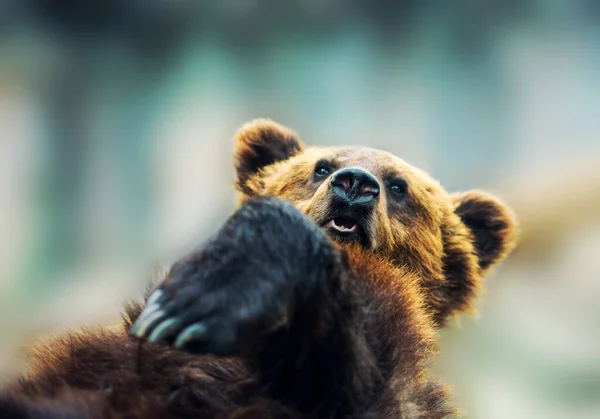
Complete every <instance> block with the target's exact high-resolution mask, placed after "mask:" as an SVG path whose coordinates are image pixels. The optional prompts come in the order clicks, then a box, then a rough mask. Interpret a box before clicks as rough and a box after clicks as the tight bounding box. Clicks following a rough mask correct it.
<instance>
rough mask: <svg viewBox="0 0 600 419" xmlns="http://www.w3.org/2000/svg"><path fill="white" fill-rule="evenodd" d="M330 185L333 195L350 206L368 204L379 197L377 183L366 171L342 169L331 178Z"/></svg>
mask: <svg viewBox="0 0 600 419" xmlns="http://www.w3.org/2000/svg"><path fill="white" fill-rule="evenodd" d="M330 183H331V186H332V189H333V193H334V194H336V195H337V196H338V197H340V198H342V199H343V200H345V201H347V202H348V203H351V204H369V203H372V202H375V201H376V199H377V197H378V196H379V182H378V181H377V178H376V177H375V176H373V175H372V174H371V173H369V172H367V171H366V170H362V169H355V168H348V169H342V170H340V171H339V172H337V173H335V174H334V175H333V176H332V177H331V180H330Z"/></svg>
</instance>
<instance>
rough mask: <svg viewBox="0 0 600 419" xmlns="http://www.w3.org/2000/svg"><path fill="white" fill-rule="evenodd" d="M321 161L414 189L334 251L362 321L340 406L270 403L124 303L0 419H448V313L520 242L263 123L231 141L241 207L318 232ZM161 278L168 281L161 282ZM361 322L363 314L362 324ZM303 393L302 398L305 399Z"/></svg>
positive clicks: (479, 199)
mask: <svg viewBox="0 0 600 419" xmlns="http://www.w3.org/2000/svg"><path fill="white" fill-rule="evenodd" d="M321 160H326V161H327V162H328V163H329V164H331V165H332V166H333V167H335V169H336V170H339V169H342V168H347V167H353V168H361V169H364V170H367V171H369V172H370V173H372V174H373V175H374V176H376V177H377V179H378V180H379V182H381V184H382V185H385V184H386V182H387V180H388V179H391V178H394V177H401V178H402V179H404V180H405V181H406V183H407V184H408V190H407V194H406V199H405V200H404V201H402V202H401V203H398V202H395V201H394V200H392V199H388V197H387V196H386V193H385V192H382V193H381V196H380V199H379V201H378V202H377V207H376V210H375V211H374V213H373V215H372V216H371V217H370V218H369V220H368V223H367V225H366V226H365V229H366V230H368V233H369V237H370V238H371V239H370V241H369V244H368V246H366V247H365V246H360V245H357V244H348V243H343V242H339V243H338V242H336V246H337V247H338V249H339V254H340V255H341V257H342V259H343V266H346V267H347V273H346V274H345V275H346V276H344V281H343V284H342V288H344V287H347V288H346V289H342V290H341V292H342V293H350V294H352V293H355V295H354V297H353V298H355V299H356V301H362V300H363V299H364V303H361V304H359V307H360V309H361V310H364V311H360V312H356V311H349V314H348V318H345V319H343V321H344V322H345V323H344V325H345V327H346V329H345V330H346V333H349V334H350V336H351V338H352V345H351V347H350V348H334V349H336V350H339V351H340V357H342V353H341V352H344V353H343V357H344V359H351V360H352V365H351V367H352V368H350V369H349V370H348V372H347V374H346V373H344V372H340V376H342V377H345V380H346V382H345V383H342V384H343V385H344V386H345V387H344V388H345V389H346V390H345V391H346V393H345V395H343V396H341V397H340V399H339V400H338V401H336V400H334V403H333V405H332V406H333V407H331V406H330V407H328V408H327V409H328V410H327V412H328V413H326V414H325V413H322V412H324V410H323V409H324V407H323V406H321V407H319V408H317V407H315V408H314V409H313V410H312V411H311V412H310V413H307V412H302V413H301V412H300V411H299V410H298V409H296V408H295V407H294V406H293V405H291V404H290V403H288V402H287V401H286V400H282V399H280V398H279V397H278V394H279V393H278V390H279V388H278V387H279V385H277V384H276V383H275V384H274V385H272V386H269V385H265V383H264V382H262V381H261V379H260V377H259V375H258V374H257V371H255V370H254V368H253V366H252V365H253V364H252V363H251V362H248V360H247V359H245V358H244V357H231V358H226V357H221V358H219V357H215V356H210V355H202V356H200V355H193V354H189V353H184V352H180V351H176V350H173V349H171V348H170V347H169V346H167V345H164V344H150V343H144V342H142V341H138V340H135V339H133V338H131V337H129V336H128V330H129V329H130V328H131V326H132V324H133V322H134V321H135V319H136V318H137V317H138V316H139V315H140V313H141V312H142V309H143V307H142V306H141V305H138V304H130V305H129V306H128V307H127V308H126V310H125V314H124V316H123V324H122V326H121V327H119V328H117V329H114V330H109V329H104V330H103V329H98V330H85V331H80V332H75V333H70V334H66V335H63V336H60V337H58V338H56V339H54V340H52V341H49V342H42V343H40V344H38V345H37V346H36V347H35V348H34V349H33V351H32V362H31V365H30V372H29V374H27V375H26V376H24V377H22V378H21V379H20V380H18V381H17V382H13V383H11V384H10V385H9V386H8V387H6V388H5V389H4V391H3V392H2V393H0V408H3V409H4V412H5V413H4V415H7V416H3V417H9V418H30V417H42V418H185V417H197V418H210V419H216V418H223V419H227V418H229V419H234V418H236V419H243V418H273V419H275V418H278V419H283V418H290V419H291V418H309V417H312V418H325V417H327V418H349V417H352V418H355V419H361V418H362V419H367V418H393V417H395V418H402V419H417V418H420V419H441V418H443V417H446V416H447V415H451V414H452V413H453V412H454V411H453V409H452V408H451V407H449V406H448V403H447V401H448V391H447V390H446V388H445V387H444V386H442V385H440V384H438V383H436V382H435V381H433V380H431V379H430V378H429V377H428V373H427V371H428V367H429V363H430V362H431V359H432V357H433V355H434V354H435V352H436V338H435V331H436V328H438V327H440V326H441V325H442V324H443V323H444V322H445V320H446V319H447V318H448V316H450V315H454V314H457V313H459V312H466V311H470V310H472V308H473V301H474V298H475V296H476V295H477V293H478V292H479V291H480V289H481V287H482V278H483V275H484V274H486V273H487V272H488V271H489V269H490V268H491V267H492V266H493V265H494V264H495V263H497V262H498V261H500V260H501V259H502V258H504V257H505V256H506V255H507V254H508V253H509V252H510V251H511V250H512V248H513V247H514V245H515V241H516V234H515V219H514V216H513V215H512V213H511V212H510V210H509V209H508V208H507V207H506V206H504V205H503V204H502V203H501V202H500V201H499V200H497V199H496V198H493V197H491V196H489V195H487V194H485V193H483V192H477V191H470V192H466V193H462V194H452V195H450V194H448V193H446V192H445V191H444V190H443V188H442V187H441V186H440V185H439V184H438V183H437V182H436V181H434V180H433V179H431V178H430V177H429V176H428V175H427V174H426V173H424V172H422V171H420V170H419V169H416V168H414V167H412V166H410V165H409V164H408V163H406V162H404V161H402V160H401V159H399V158H397V157H395V156H393V155H391V154H389V153H386V152H383V151H379V150H373V149H369V148H366V147H343V148H318V147H310V148H307V147H305V146H304V145H303V144H302V143H301V142H300V140H299V138H298V137H297V135H296V134H295V133H294V132H292V131H290V130H288V129H287V128H284V127H282V126H280V125H278V124H275V123H274V122H272V121H268V120H257V121H253V122H251V123H249V124H247V125H245V126H244V127H243V128H242V129H241V130H240V131H239V133H238V134H237V139H236V149H235V161H236V163H235V164H236V170H237V174H238V179H237V183H236V188H237V190H238V191H239V192H240V204H241V203H243V202H245V201H246V200H249V199H251V198H253V197H255V196H261V195H273V196H275V197H278V198H281V199H285V200H288V201H290V202H291V203H293V204H294V205H295V206H296V208H297V209H298V210H300V211H301V212H303V213H304V214H306V215H308V216H309V217H310V218H311V219H312V220H313V221H314V222H315V223H316V224H317V225H321V224H323V223H324V222H325V221H326V218H327V216H328V215H327V214H328V211H330V209H329V208H328V207H327V202H328V193H329V192H328V186H327V182H325V183H321V184H317V183H315V182H313V181H312V180H311V179H312V176H313V172H314V170H315V164H316V163H317V162H319V161H321ZM185 260H186V259H184V262H185ZM169 280H170V279H169V277H168V276H167V278H166V279H165V281H169ZM353 310H355V309H353ZM332 312H333V311H332ZM332 312H329V311H328V310H327V309H325V310H323V312H319V313H316V314H315V315H316V316H317V317H318V322H317V325H316V327H315V329H314V331H313V332H311V333H312V334H313V335H314V336H313V337H312V339H315V341H316V342H318V341H319V339H320V336H321V335H323V336H325V334H326V333H327V327H328V325H329V324H330V323H332V322H334V319H333V318H332V317H331V316H333V314H332ZM356 316H366V320H365V321H366V323H361V322H358V321H357V320H356ZM353 322H356V325H355V324H354V323H353ZM362 328H364V330H362ZM363 332H364V333H363ZM274 349H275V350H276V349H277V348H274ZM299 362H300V360H299ZM327 367H328V365H323V366H321V368H327ZM291 379H293V377H292V378H291ZM298 379H300V378H298ZM283 384H284V385H287V384H285V383H283ZM290 385H291V386H292V387H293V384H290ZM288 386H289V385H288ZM373 389H380V390H377V391H376V392H373ZM299 391H303V392H306V393H307V399H310V397H309V396H310V394H311V388H309V387H306V388H303V389H302V390H299ZM315 397H317V398H318V397H319V395H318V394H317V395H316V396H315ZM346 398H347V399H348V400H346ZM359 402H360V403H359ZM336 403H337V404H336ZM350 406H354V407H353V408H352V409H354V410H349V409H350ZM357 406H361V407H360V409H359V408H358V407H357ZM357 409H358V410H357Z"/></svg>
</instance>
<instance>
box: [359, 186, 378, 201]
mask: <svg viewBox="0 0 600 419" xmlns="http://www.w3.org/2000/svg"><path fill="white" fill-rule="evenodd" d="M359 193H360V195H373V197H374V198H376V197H378V196H379V185H374V184H369V183H367V184H364V185H362V186H361V188H360V190H359Z"/></svg>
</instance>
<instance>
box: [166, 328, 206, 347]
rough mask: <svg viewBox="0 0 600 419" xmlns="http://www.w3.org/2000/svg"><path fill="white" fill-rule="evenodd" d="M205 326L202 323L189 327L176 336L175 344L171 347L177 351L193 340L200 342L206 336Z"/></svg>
mask: <svg viewBox="0 0 600 419" xmlns="http://www.w3.org/2000/svg"><path fill="white" fill-rule="evenodd" d="M206 332H207V329H206V326H205V325H204V324H202V323H194V324H192V325H191V326H188V327H186V328H185V329H184V330H183V332H181V333H180V334H179V336H177V340H175V344H174V345H173V346H174V347H175V348H177V349H183V348H184V347H185V346H186V345H187V344H188V343H189V342H192V341H194V340H200V339H202V338H204V337H205V336H206Z"/></svg>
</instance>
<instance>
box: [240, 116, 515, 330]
mask: <svg viewBox="0 0 600 419" xmlns="http://www.w3.org/2000/svg"><path fill="white" fill-rule="evenodd" d="M235 168H236V175H237V180H236V188H237V190H238V191H239V193H240V202H243V201H244V200H246V199H249V198H252V197H255V196H260V195H271V196H275V197H279V198H281V199H286V200H288V201H290V202H292V203H293V204H294V205H295V206H296V207H297V208H298V209H299V210H300V211H301V212H303V213H304V214H306V215H308V216H309V217H310V218H311V219H312V220H314V222H315V223H316V224H317V225H319V226H320V227H321V228H322V229H323V231H324V232H325V233H326V234H327V235H328V236H329V237H330V238H331V239H332V240H333V241H334V242H335V243H337V244H338V245H340V246H341V247H343V246H345V245H350V246H360V247H361V248H363V249H365V250H366V251H369V252H373V253H374V254H377V255H380V256H381V257H383V258H385V259H387V260H389V261H392V263H394V264H395V265H397V266H402V267H404V268H406V269H409V270H411V271H414V272H416V273H418V274H419V276H420V277H421V278H422V287H423V291H424V294H425V300H426V302H427V304H428V306H429V307H430V309H431V310H432V313H433V319H434V321H435V324H437V325H438V326H439V325H442V324H443V323H444V322H445V320H446V319H447V318H448V316H450V315H454V314H457V313H459V312H468V311H471V310H472V308H473V300H474V297H475V296H476V295H477V293H478V291H479V290H480V289H481V282H482V279H483V277H484V276H485V274H486V273H487V272H488V271H489V270H490V268H491V267H492V266H494V265H495V264H496V263H498V262H499V261H500V260H502V259H503V258H504V257H505V256H506V255H507V254H508V253H509V252H510V251H511V250H512V249H513V248H514V246H515V244H516V238H517V229H516V221H515V217H514V216H513V214H512V212H511V211H510V209H509V208H508V207H507V206H506V205H504V204H503V203H502V202H501V201H500V200H498V199H497V198H495V197H493V196H491V195H490V194H487V193H485V192H482V191H468V192H463V193H454V194H449V193H447V192H446V191H445V190H444V189H443V188H442V187H441V186H440V184H439V183H438V182H436V181H435V180H433V179H432V178H431V177H430V176H429V175H428V174H427V173H426V172H424V171H422V170H419V169H418V168H416V167H413V166H411V165H410V164H408V163H406V162H405V161H403V160H401V159H400V158H398V157H396V156H394V155H392V154H390V153H388V152H385V151H381V150H375V149H371V148H367V147H335V148H333V147H330V148H328V147H306V146H305V145H304V144H303V143H302V142H301V141H300V139H299V137H298V136H297V134H296V133H295V132H293V131H291V130H290V129H288V128H285V127H283V126H281V125H279V124H277V123H275V122H273V121H270V120H266V119H259V120H254V121H252V122H249V123H248V124H246V125H244V126H243V127H242V128H241V129H240V130H239V132H238V133H237V136H236V146H235Z"/></svg>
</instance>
